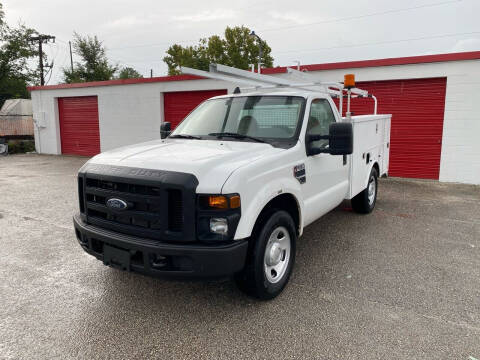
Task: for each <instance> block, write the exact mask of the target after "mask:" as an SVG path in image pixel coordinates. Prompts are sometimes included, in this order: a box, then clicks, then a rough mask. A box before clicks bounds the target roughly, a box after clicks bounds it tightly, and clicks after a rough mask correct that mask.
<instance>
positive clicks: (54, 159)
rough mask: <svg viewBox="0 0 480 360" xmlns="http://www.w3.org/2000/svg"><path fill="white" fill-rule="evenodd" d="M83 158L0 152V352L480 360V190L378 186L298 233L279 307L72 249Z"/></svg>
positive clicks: (227, 287)
mask: <svg viewBox="0 0 480 360" xmlns="http://www.w3.org/2000/svg"><path fill="white" fill-rule="evenodd" d="M85 161H86V159H85V158H77V157H62V156H41V155H17V156H8V157H5V158H0V244H1V247H0V304H1V306H0V358H2V359H5V358H6V359H37V358H39V359H52V358H62V359H65V358H85V359H90V358H99V359H100V358H101V359H105V358H125V359H127V358H158V359H237V358H238V359H241V358H245V359H247V358H248V359H273V358H275V359H287V358H288V359H290V358H291V359H469V357H470V356H471V357H474V358H478V359H480V188H479V187H475V186H468V185H457V184H442V183H438V182H434V181H413V180H399V179H386V180H384V179H382V180H381V181H380V185H379V187H380V189H379V197H378V202H377V207H376V209H375V210H374V212H373V213H372V214H370V215H358V214H355V213H353V212H352V211H351V210H350V209H349V204H348V203H347V202H345V204H342V205H341V206H340V207H338V208H337V209H336V210H334V211H333V212H331V213H329V214H328V215H326V216H324V217H323V218H322V219H320V220H318V221H317V222H315V223H314V224H312V225H311V226H309V227H308V228H306V229H305V233H304V236H303V237H302V238H301V239H300V240H299V242H298V249H297V259H296V265H295V269H294V273H293V275H292V278H291V280H290V283H289V285H288V286H287V288H286V289H285V291H284V292H283V293H282V294H281V295H280V296H279V297H278V298H276V299H275V300H273V301H270V302H259V301H256V300H253V299H251V298H248V297H246V296H245V295H243V294H242V293H241V292H240V291H238V290H237V289H236V287H235V285H234V284H233V282H231V281H229V280H225V281H210V282H173V281H166V280H159V279H153V278H148V277H144V276H141V275H138V274H131V273H126V272H120V271H118V270H114V269H111V268H107V267H105V266H103V265H102V263H101V262H99V261H97V260H96V259H94V258H93V257H91V256H89V255H87V254H86V253H84V252H83V250H81V248H80V246H79V245H78V244H77V242H76V239H75V235H74V232H73V226H72V215H73V213H74V212H75V211H76V210H77V194H76V172H77V170H78V169H79V168H80V166H81V165H82V164H83V163H84V162H85Z"/></svg>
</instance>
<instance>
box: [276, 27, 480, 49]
mask: <svg viewBox="0 0 480 360" xmlns="http://www.w3.org/2000/svg"><path fill="white" fill-rule="evenodd" d="M474 34H480V31H473V32H467V33H456V34H445V35H434V36H424V37H417V38H410V39H400V40H389V41H377V42H369V43H363V44H352V45H339V46H331V47H324V48H316V49H304V50H287V51H276V52H275V53H276V54H287V53H293V52H294V53H298V52H316V51H322V50H333V49H341V48H352V47H359V46H369V45H385V44H395V43H400V42H406V41H419V40H430V39H440V38H447V37H454V36H462V35H474Z"/></svg>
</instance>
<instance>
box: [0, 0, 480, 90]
mask: <svg viewBox="0 0 480 360" xmlns="http://www.w3.org/2000/svg"><path fill="white" fill-rule="evenodd" d="M0 2H1V3H3V5H4V11H5V13H6V18H7V22H8V23H9V24H14V23H18V22H19V21H22V22H24V23H25V24H26V25H28V26H30V27H33V28H35V29H37V30H38V31H40V32H42V33H44V34H51V35H55V36H56V37H57V42H56V43H55V44H50V45H48V46H46V48H47V50H46V51H47V54H48V55H49V58H50V59H52V58H53V59H54V63H55V66H54V71H53V76H52V77H51V79H50V81H49V84H55V83H58V82H61V80H62V76H61V68H62V67H64V66H68V65H69V54H68V41H69V40H71V38H72V33H73V31H77V32H78V33H80V34H83V35H86V34H90V35H97V36H98V37H99V39H100V40H102V41H103V43H104V44H105V46H106V47H107V52H108V57H109V59H110V60H111V61H112V62H113V63H118V64H119V65H120V66H131V67H134V68H135V69H137V71H139V72H140V73H142V74H143V75H144V76H150V69H153V72H154V76H160V75H165V74H166V72H167V67H166V65H165V64H164V63H163V61H162V58H163V57H164V56H165V51H166V49H167V48H168V47H169V46H170V45H171V44H174V43H179V44H181V45H188V44H195V43H196V42H197V41H198V39H199V38H201V37H208V36H210V35H212V34H219V35H221V34H223V30H224V29H225V27H226V26H236V25H245V26H247V27H249V28H250V29H254V30H255V31H256V32H257V33H258V34H259V35H260V36H261V37H262V38H263V39H265V40H266V41H267V42H268V44H269V45H270V46H271V48H272V55H273V57H274V59H275V61H274V64H275V66H277V65H282V66H284V65H293V64H294V61H295V60H300V61H301V63H302V64H318V63H324V62H337V61H348V60H363V59H377V58H387V57H398V56H414V55H421V54H437V53H448V52H459V51H474V50H480V23H479V21H478V14H479V13H480V0H403V1H398V0H355V1H352V0H343V1H341V0H304V1H292V0H289V1H284V0H265V1H252V0H240V1H224V0H223V1H217V0H213V1H205V0H204V1H198V0H196V1H194V0H176V1H161V0H157V1H154V0H137V1H132V0H128V1H127V0H116V1H114V0H96V1H92V0H82V1H78V0H76V1H71V0H42V1H39V0H0ZM74 59H75V57H74Z"/></svg>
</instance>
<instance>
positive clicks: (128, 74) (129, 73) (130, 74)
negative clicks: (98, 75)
mask: <svg viewBox="0 0 480 360" xmlns="http://www.w3.org/2000/svg"><path fill="white" fill-rule="evenodd" d="M142 77H143V76H142V74H140V73H139V72H138V71H137V70H135V69H134V68H132V67H129V66H127V67H124V68H123V69H122V70H120V73H119V74H118V78H119V79H138V78H142Z"/></svg>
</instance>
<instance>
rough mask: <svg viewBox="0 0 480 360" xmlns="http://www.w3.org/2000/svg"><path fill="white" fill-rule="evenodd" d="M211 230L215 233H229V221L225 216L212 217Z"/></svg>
mask: <svg viewBox="0 0 480 360" xmlns="http://www.w3.org/2000/svg"><path fill="white" fill-rule="evenodd" d="M210 231H211V232H212V233H215V234H220V235H227V234H228V221H227V219H225V218H211V219H210Z"/></svg>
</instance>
